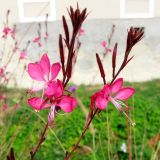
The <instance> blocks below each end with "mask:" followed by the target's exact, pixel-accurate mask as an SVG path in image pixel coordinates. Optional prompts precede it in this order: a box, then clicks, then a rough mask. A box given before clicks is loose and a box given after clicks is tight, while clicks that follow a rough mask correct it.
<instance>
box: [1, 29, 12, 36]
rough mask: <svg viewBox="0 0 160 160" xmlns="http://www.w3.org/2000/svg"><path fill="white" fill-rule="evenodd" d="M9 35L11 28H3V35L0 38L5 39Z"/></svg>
mask: <svg viewBox="0 0 160 160" xmlns="http://www.w3.org/2000/svg"><path fill="white" fill-rule="evenodd" d="M9 33H11V28H9V27H4V28H3V35H2V37H3V38H7V36H8V34H9Z"/></svg>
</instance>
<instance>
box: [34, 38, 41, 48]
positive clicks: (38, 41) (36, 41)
mask: <svg viewBox="0 0 160 160" xmlns="http://www.w3.org/2000/svg"><path fill="white" fill-rule="evenodd" d="M40 39H41V38H40V37H36V38H35V39H34V40H33V42H34V43H37V45H38V46H39V47H42V44H41V42H40Z"/></svg>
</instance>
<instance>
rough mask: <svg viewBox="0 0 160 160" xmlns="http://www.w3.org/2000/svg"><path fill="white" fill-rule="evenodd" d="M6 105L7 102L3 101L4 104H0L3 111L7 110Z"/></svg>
mask: <svg viewBox="0 0 160 160" xmlns="http://www.w3.org/2000/svg"><path fill="white" fill-rule="evenodd" d="M8 107H9V106H8V104H7V103H4V104H3V106H2V108H3V111H5V110H7V109H8Z"/></svg>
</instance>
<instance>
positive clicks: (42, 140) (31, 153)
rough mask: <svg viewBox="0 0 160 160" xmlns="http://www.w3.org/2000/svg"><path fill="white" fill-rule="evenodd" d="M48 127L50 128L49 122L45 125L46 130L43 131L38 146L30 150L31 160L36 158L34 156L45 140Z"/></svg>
mask: <svg viewBox="0 0 160 160" xmlns="http://www.w3.org/2000/svg"><path fill="white" fill-rule="evenodd" d="M47 129H48V122H47V124H46V125H45V127H44V130H43V132H42V135H41V137H40V139H39V142H38V144H37V146H36V147H35V148H34V149H32V151H31V152H30V155H31V160H33V159H34V156H35V154H36V153H37V151H38V150H39V148H40V146H41V144H42V143H43V142H44V141H45V134H46V131H47Z"/></svg>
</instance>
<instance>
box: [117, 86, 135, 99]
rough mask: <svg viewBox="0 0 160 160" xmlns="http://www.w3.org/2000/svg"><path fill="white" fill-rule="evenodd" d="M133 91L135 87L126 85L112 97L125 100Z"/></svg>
mask: <svg viewBox="0 0 160 160" xmlns="http://www.w3.org/2000/svg"><path fill="white" fill-rule="evenodd" d="M134 93H135V89H134V88H131V87H126V88H123V89H121V90H120V91H119V92H118V93H117V94H116V96H115V97H114V99H120V100H125V99H128V98H130V97H131V96H132V95H133V94H134Z"/></svg>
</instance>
